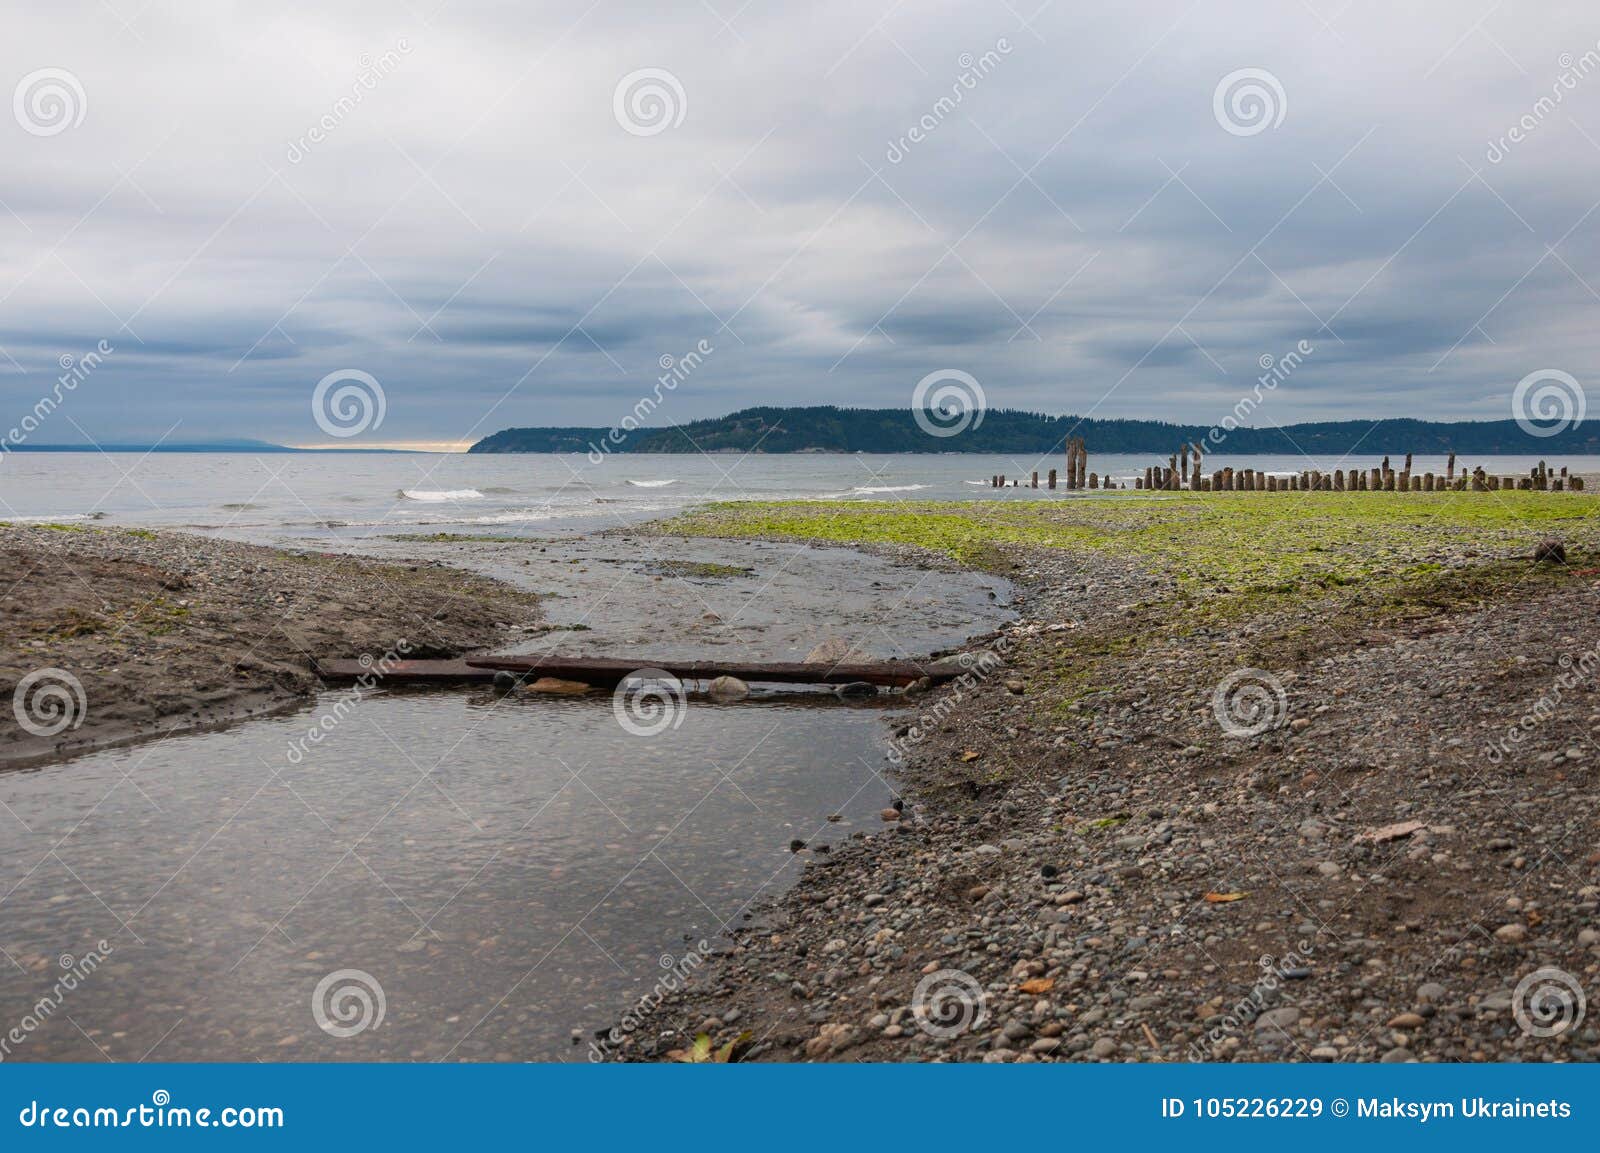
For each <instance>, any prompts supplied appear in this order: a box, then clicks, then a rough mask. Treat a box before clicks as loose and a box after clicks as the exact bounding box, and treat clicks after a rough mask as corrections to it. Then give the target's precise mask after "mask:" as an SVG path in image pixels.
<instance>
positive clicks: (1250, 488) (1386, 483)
mask: <svg viewBox="0 0 1600 1153" xmlns="http://www.w3.org/2000/svg"><path fill="white" fill-rule="evenodd" d="M1190 447H1191V446H1189V445H1185V446H1184V448H1183V451H1182V453H1174V454H1173V455H1172V456H1171V457H1170V458H1168V463H1167V464H1166V465H1159V464H1158V465H1151V466H1150V467H1149V468H1146V469H1145V470H1144V476H1142V477H1136V478H1135V479H1134V488H1136V489H1147V490H1164V491H1169V492H1177V491H1180V490H1183V489H1188V490H1190V491H1192V492H1498V491H1501V490H1513V489H1514V490H1517V491H1522V492H1582V491H1583V478H1582V477H1581V476H1569V475H1568V474H1567V470H1566V469H1565V468H1561V469H1559V470H1557V471H1551V469H1550V466H1549V465H1547V464H1546V463H1545V462H1544V461H1542V460H1541V461H1540V462H1539V463H1538V464H1537V465H1535V466H1534V467H1533V468H1531V469H1529V470H1528V474H1527V475H1526V476H1499V475H1494V474H1491V473H1489V472H1487V471H1486V470H1485V469H1484V468H1483V467H1482V466H1481V465H1480V466H1478V467H1477V468H1475V469H1473V470H1472V471H1471V472H1470V473H1469V472H1467V471H1466V470H1465V469H1462V470H1461V472H1460V473H1459V474H1458V473H1457V472H1456V454H1455V453H1451V454H1450V458H1449V460H1448V461H1447V462H1446V465H1445V471H1444V472H1442V473H1433V472H1423V473H1418V472H1414V471H1413V470H1412V466H1411V458H1412V454H1411V453H1409V452H1408V453H1406V459H1405V467H1403V468H1401V469H1398V470H1397V469H1395V468H1393V467H1392V466H1391V465H1390V463H1389V458H1388V457H1384V458H1383V464H1381V465H1380V466H1378V467H1376V468H1372V469H1358V468H1352V469H1349V470H1346V469H1334V470H1333V471H1332V472H1322V471H1321V470H1319V469H1307V470H1305V471H1302V472H1299V473H1292V474H1290V475H1288V476H1277V475H1274V474H1271V473H1266V472H1263V471H1261V470H1259V469H1253V468H1241V469H1234V468H1221V469H1217V470H1216V471H1215V472H1213V473H1212V474H1211V475H1210V476H1206V475H1205V474H1204V473H1203V472H1202V471H1201V460H1202V456H1201V452H1200V447H1199V446H1198V445H1195V446H1193V448H1194V456H1193V462H1192V464H1191V459H1190V451H1189V450H1190Z"/></svg>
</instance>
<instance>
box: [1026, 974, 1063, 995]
mask: <svg viewBox="0 0 1600 1153" xmlns="http://www.w3.org/2000/svg"><path fill="white" fill-rule="evenodd" d="M1055 987H1056V979H1055V978H1054V977H1035V978H1034V979H1033V980H1031V981H1024V982H1022V984H1020V985H1018V986H1017V988H1019V989H1021V990H1022V991H1023V992H1024V993H1048V992H1049V991H1050V990H1051V989H1054V988H1055Z"/></svg>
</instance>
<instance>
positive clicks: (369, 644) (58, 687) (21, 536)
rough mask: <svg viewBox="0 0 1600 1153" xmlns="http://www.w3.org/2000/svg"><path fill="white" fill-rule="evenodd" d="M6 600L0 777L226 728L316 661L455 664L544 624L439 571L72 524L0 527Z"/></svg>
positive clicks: (294, 691) (513, 596)
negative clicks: (111, 748)
mask: <svg viewBox="0 0 1600 1153" xmlns="http://www.w3.org/2000/svg"><path fill="white" fill-rule="evenodd" d="M0 589H4V590H5V591H4V596H3V598H0V614H3V617H0V619H3V621H4V631H3V634H0V693H3V694H4V695H5V697H6V698H9V699H10V700H11V702H12V704H13V706H14V707H13V710H12V713H13V716H11V717H7V722H6V723H5V724H4V725H0V765H4V764H18V763H26V762H31V761H38V760H41V759H50V758H54V757H58V756H65V755H70V754H73V753H77V752H82V751H83V750H85V749H87V748H91V747H94V746H97V745H104V744H110V743H116V742H119V741H126V740H136V739H139V738H141V737H146V736H151V735H157V734H160V735H165V734H167V733H170V732H174V731H178V730H182V729H190V728H200V727H208V726H211V725H217V724H223V723H226V722H228V721H231V720H237V719H238V718H240V717H242V716H247V715H250V714H252V713H257V712H262V711H267V710H270V709H274V708H280V707H283V706H285V705H288V704H292V703H294V702H296V701H299V700H301V699H303V698H305V697H307V696H309V695H310V694H311V693H313V692H315V691H316V689H317V687H318V681H317V678H316V676H315V675H314V674H313V673H312V671H311V665H312V662H313V661H314V660H316V659H319V658H330V657H354V656H360V655H362V654H369V655H371V656H372V657H373V658H374V659H378V658H380V657H382V656H383V655H384V654H386V653H390V652H398V651H399V646H400V645H401V644H402V642H403V643H404V644H405V646H406V649H405V654H406V655H409V656H413V657H430V656H458V655H460V654H461V653H463V652H466V651H469V650H474V649H479V648H483V647H485V646H487V645H489V644H491V643H492V642H494V641H496V640H498V639H500V638H501V637H502V636H504V635H505V634H506V633H507V632H508V631H509V629H510V628H511V626H513V625H516V624H518V623H523V622H529V621H534V620H536V619H537V618H538V616H539V606H538V600H537V598H535V597H533V596H532V595H530V594H527V593H523V592H518V591H516V590H515V589H513V588H511V587H510V586H508V585H504V584H500V583H498V582H496V581H492V580H488V579H485V578H483V577H480V576H475V575H472V574H469V573H465V572H462V571H460V570H459V569H454V568H449V567H446V566H444V565H441V564H438V563H437V562H429V563H421V562H419V563H412V564H406V563H399V564H376V563H373V562H371V561H366V560H360V559H357V558H354V557H348V556H341V555H338V554H332V553H291V552H284V551H280V550H278V549H271V548H263V547H259V546H256V545H246V544H238V543H235V542H232V541H223V540H216V539H212V538H209V537H198V536H189V535H185V534H180V533H167V532H162V533H153V532H148V531H143V530H133V531H128V530H118V529H98V528H80V527H77V526H73V527H71V528H49V527H44V526H16V525H13V526H8V527H4V528H0ZM30 677H33V678H34V679H33V680H32V681H29V679H28V678H30ZM19 689H20V690H21V692H20V693H19ZM13 719H15V720H16V722H17V723H15V724H13V723H11V721H12V720H13ZM25 720H26V721H28V722H29V724H28V725H24V723H23V722H24V721H25ZM52 730H55V731H52Z"/></svg>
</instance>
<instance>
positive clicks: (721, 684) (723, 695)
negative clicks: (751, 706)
mask: <svg viewBox="0 0 1600 1153" xmlns="http://www.w3.org/2000/svg"><path fill="white" fill-rule="evenodd" d="M706 695H707V696H709V697H710V698H711V699H712V700H714V701H742V700H744V699H745V698H746V697H748V696H749V695H750V686H749V685H747V684H745V683H744V682H743V681H741V680H740V679H739V678H738V677H717V678H716V679H714V680H713V681H712V682H711V683H710V684H709V685H707V686H706Z"/></svg>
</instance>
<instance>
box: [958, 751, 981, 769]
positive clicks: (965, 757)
mask: <svg viewBox="0 0 1600 1153" xmlns="http://www.w3.org/2000/svg"><path fill="white" fill-rule="evenodd" d="M982 755H983V754H982V753H975V752H973V751H972V750H971V749H968V750H967V751H966V752H964V753H962V754H961V763H962V764H964V765H970V764H971V763H972V762H973V761H975V760H977V759H978V758H979V757H981V756H982Z"/></svg>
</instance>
